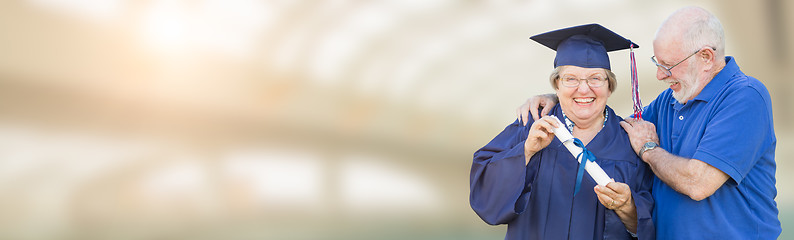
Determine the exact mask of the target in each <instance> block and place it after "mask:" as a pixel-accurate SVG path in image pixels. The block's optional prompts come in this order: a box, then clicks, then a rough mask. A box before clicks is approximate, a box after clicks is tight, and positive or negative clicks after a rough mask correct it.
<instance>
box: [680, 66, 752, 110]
mask: <svg viewBox="0 0 794 240" xmlns="http://www.w3.org/2000/svg"><path fill="white" fill-rule="evenodd" d="M738 71H739V65H737V64H736V61H735V60H734V59H733V57H731V56H726V57H725V67H724V68H722V70H720V72H719V73H717V75H716V76H714V78H712V79H711V81H709V83H708V84H706V86H705V87H703V90H701V91H700V93H699V94H698V95H697V96H695V98H694V99H692V101H695V100H697V101H705V102H708V101H709V100H711V97H713V96H714V94H717V92H719V90H720V88H722V86H724V85H725V83H726V82H728V79H730V78H731V77H732V76H733V75H735V74H736V72H738ZM676 103H678V101H677V100H675V98H670V104H676Z"/></svg>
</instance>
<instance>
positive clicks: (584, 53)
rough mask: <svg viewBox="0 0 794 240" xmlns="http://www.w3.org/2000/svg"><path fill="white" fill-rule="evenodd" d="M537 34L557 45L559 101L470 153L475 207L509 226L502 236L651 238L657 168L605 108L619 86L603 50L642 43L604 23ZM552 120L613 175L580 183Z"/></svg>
mask: <svg viewBox="0 0 794 240" xmlns="http://www.w3.org/2000/svg"><path fill="white" fill-rule="evenodd" d="M531 39H533V40H535V41H537V42H539V43H541V44H543V45H545V46H547V47H549V48H551V49H553V50H556V51H557V55H556V57H555V60H554V67H555V68H554V70H553V71H552V74H551V77H550V81H551V86H552V87H553V88H554V90H555V91H556V94H557V97H558V98H559V103H558V104H557V105H556V106H555V107H554V108H553V109H552V110H551V115H549V116H544V117H543V118H541V119H539V120H537V121H531V122H528V124H526V125H524V124H522V123H521V122H519V120H516V121H515V122H513V123H512V124H510V125H509V126H507V128H505V129H504V130H503V131H502V132H501V133H500V134H499V135H497V136H496V138H494V139H493V140H491V141H490V142H489V143H488V144H487V145H485V146H484V147H482V148H481V149H479V150H478V151H477V152H475V153H474V161H473V163H472V166H471V175H470V190H471V193H470V196H469V197H470V198H469V201H470V204H471V207H472V209H473V210H474V211H475V212H476V213H477V214H478V215H479V216H480V218H482V219H483V220H484V221H485V222H487V223H488V224H491V225H496V224H507V234H506V237H505V239H632V238H635V237H637V238H640V239H654V235H655V231H654V228H653V222H652V219H651V211H652V208H653V198H652V196H651V193H650V190H651V186H652V179H653V175H652V174H653V173H652V172H651V171H650V169H649V168H648V166H647V165H646V164H645V163H644V162H643V161H641V160H640V159H639V158H638V157H637V154H635V153H634V150H633V149H632V148H631V145H630V144H629V138H628V135H627V134H626V132H625V131H624V130H623V128H621V127H620V125H619V124H618V123H619V122H620V121H621V119H622V118H621V117H620V116H617V115H615V113H614V112H613V111H612V109H611V108H609V107H608V106H607V105H606V103H607V99H608V98H609V96H610V95H611V94H612V92H613V91H614V89H615V87H616V84H617V83H616V79H615V75H614V74H613V73H612V71H611V70H610V69H611V68H610V64H609V57H608V55H607V52H608V51H614V50H621V49H626V48H629V47H630V46H632V45H633V47H637V45H636V44H634V43H632V42H631V41H629V40H627V39H625V38H623V37H621V36H620V35H618V34H616V33H614V32H612V31H610V30H609V29H606V28H604V27H602V26H601V25H598V24H589V25H582V26H576V27H571V28H565V29H560V30H556V31H551V32H547V33H543V34H539V35H536V36H533V37H531ZM553 118H557V119H559V120H560V122H562V123H564V124H565V125H566V126H565V127H567V129H568V130H569V131H571V133H572V134H573V136H574V137H575V138H578V139H580V140H581V141H582V143H583V144H584V145H585V148H586V149H587V150H589V151H590V152H592V153H593V154H594V155H595V157H596V159H595V162H596V163H598V164H599V165H600V166H601V168H603V169H604V171H605V172H606V173H607V174H608V175H609V176H610V177H611V178H612V179H613V180H614V182H610V183H609V184H607V185H606V186H603V187H602V186H597V185H596V183H595V181H594V180H593V179H592V178H591V177H589V176H584V177H582V178H581V179H580V181H581V182H580V183H577V181H576V180H577V171H578V168H579V163H578V162H577V160H576V158H575V156H573V155H572V154H571V153H570V152H569V151H568V150H567V148H565V147H564V146H563V145H562V143H561V142H560V141H559V140H558V139H556V138H555V136H554V134H553V132H552V129H553V128H554V127H557V121H556V120H555V119H553ZM577 184H581V190H580V191H579V192H578V193H575V192H574V189H575V186H576V185H577ZM588 187H589V188H592V190H588Z"/></svg>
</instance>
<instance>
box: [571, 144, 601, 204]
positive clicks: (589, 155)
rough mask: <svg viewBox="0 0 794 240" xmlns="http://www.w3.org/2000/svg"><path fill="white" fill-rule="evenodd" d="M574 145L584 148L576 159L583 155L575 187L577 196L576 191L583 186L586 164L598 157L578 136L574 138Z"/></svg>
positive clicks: (574, 193) (574, 191)
mask: <svg viewBox="0 0 794 240" xmlns="http://www.w3.org/2000/svg"><path fill="white" fill-rule="evenodd" d="M573 145H576V146H577V147H580V148H582V152H581V153H579V155H576V159H579V156H581V157H582V162H581V163H579V171H578V172H577V173H576V185H575V187H574V188H573V195H574V196H576V193H579V187H581V186H582V176H583V175H584V165H585V164H587V162H595V159H596V158H595V155H593V152H590V151H589V150H587V148H585V147H584V143H582V140H579V139H578V138H574V139H573Z"/></svg>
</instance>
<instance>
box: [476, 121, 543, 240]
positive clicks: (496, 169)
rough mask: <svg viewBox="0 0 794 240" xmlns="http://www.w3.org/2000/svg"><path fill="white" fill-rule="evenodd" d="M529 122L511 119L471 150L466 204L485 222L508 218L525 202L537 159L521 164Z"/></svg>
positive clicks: (525, 204) (522, 207)
mask: <svg viewBox="0 0 794 240" xmlns="http://www.w3.org/2000/svg"><path fill="white" fill-rule="evenodd" d="M531 124H532V123H531V122H530V123H529V124H527V126H521V124H519V123H518V121H516V122H514V123H513V124H511V125H510V126H507V127H506V128H505V129H504V131H502V132H501V133H500V134H499V135H498V136H496V137H495V138H494V139H493V140H491V142H489V143H488V144H487V145H485V146H484V147H482V148H481V149H479V150H477V152H475V153H474V160H473V162H472V166H471V173H470V180H469V181H470V190H471V192H470V195H469V203H470V204H471V208H472V209H473V210H474V211H475V212H476V213H477V215H479V216H480V218H482V219H483V221H485V222H486V223H488V224H492V225H496V224H505V223H508V222H510V221H512V220H513V219H514V218H515V217H516V216H518V215H519V214H521V213H522V212H523V211H524V209H525V208H526V206H527V204H528V203H529V197H528V195H529V194H530V193H531V184H532V179H534V176H535V175H536V174H535V173H536V172H537V171H536V169H537V166H536V165H537V163H536V162H539V161H530V164H529V165H528V166H527V165H525V162H526V160H525V157H524V142H525V141H526V134H527V133H528V132H529V126H531ZM538 155H540V154H539V153H538V154H535V156H533V157H532V158H533V159H535V158H536V157H538ZM533 163H534V164H533Z"/></svg>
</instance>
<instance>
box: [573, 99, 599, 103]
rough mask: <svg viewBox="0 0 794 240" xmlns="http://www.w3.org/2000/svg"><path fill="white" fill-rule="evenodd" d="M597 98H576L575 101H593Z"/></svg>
mask: <svg viewBox="0 0 794 240" xmlns="http://www.w3.org/2000/svg"><path fill="white" fill-rule="evenodd" d="M594 100H595V98H574V99H573V101H575V102H577V103H591V102H593V101H594Z"/></svg>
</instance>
